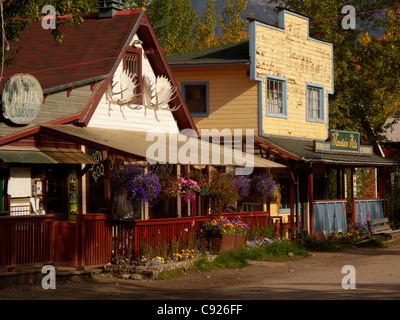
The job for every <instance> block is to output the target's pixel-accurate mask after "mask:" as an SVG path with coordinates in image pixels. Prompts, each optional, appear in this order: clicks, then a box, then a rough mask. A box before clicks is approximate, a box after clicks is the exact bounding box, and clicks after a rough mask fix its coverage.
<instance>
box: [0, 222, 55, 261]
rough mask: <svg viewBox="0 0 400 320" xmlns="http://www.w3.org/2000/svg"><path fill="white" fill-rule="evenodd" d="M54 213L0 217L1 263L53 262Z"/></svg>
mask: <svg viewBox="0 0 400 320" xmlns="http://www.w3.org/2000/svg"><path fill="white" fill-rule="evenodd" d="M53 221H54V215H47V216H26V217H1V218H0V266H2V267H6V268H9V269H12V268H15V267H16V266H25V265H35V264H37V265H41V264H51V263H53V262H54V260H53V254H52V253H53V234H54V233H53V230H54V229H53Z"/></svg>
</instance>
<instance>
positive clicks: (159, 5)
mask: <svg viewBox="0 0 400 320" xmlns="http://www.w3.org/2000/svg"><path fill="white" fill-rule="evenodd" d="M215 2H216V0H207V10H206V11H205V12H204V13H202V14H201V15H200V16H199V14H198V13H197V11H196V10H195V9H194V8H192V6H191V0H126V1H125V2H124V5H125V8H126V9H137V8H139V9H143V10H145V11H146V13H147V16H148V17H149V20H150V23H151V25H152V26H153V29H154V31H155V33H156V35H157V38H158V40H159V41H160V44H161V47H163V49H164V53H165V54H166V55H172V54H177V53H184V52H189V51H194V50H199V49H204V48H208V47H211V46H215V45H221V44H225V43H230V42H235V41H240V40H242V39H243V38H239V37H238V35H241V34H244V36H245V37H246V36H248V35H247V26H248V21H247V20H246V19H243V18H242V17H241V14H242V13H243V11H244V10H245V8H246V6H247V2H248V0H237V1H236V2H235V3H232V2H231V1H230V0H226V1H225V6H224V9H223V13H220V12H217V11H216V10H215ZM218 28H220V29H221V30H222V35H221V36H218V35H217V29H218Z"/></svg>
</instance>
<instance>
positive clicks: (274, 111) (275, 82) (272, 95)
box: [266, 76, 287, 118]
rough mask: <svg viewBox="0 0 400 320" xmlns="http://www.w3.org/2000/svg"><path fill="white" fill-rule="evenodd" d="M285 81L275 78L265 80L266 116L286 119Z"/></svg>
mask: <svg viewBox="0 0 400 320" xmlns="http://www.w3.org/2000/svg"><path fill="white" fill-rule="evenodd" d="M286 100H287V93H286V79H285V78H281V77H276V76H267V78H266V102H267V110H266V114H267V116H271V117H281V118H287V101H286Z"/></svg>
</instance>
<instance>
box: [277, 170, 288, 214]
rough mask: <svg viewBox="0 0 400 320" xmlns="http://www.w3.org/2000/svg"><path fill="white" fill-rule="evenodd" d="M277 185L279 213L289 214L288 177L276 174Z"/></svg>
mask: <svg viewBox="0 0 400 320" xmlns="http://www.w3.org/2000/svg"><path fill="white" fill-rule="evenodd" d="M278 183H279V185H280V187H281V208H280V210H279V212H280V213H288V212H290V177H289V175H288V174H278Z"/></svg>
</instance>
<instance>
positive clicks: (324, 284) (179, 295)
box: [0, 244, 400, 301]
mask: <svg viewBox="0 0 400 320" xmlns="http://www.w3.org/2000/svg"><path fill="white" fill-rule="evenodd" d="M346 265H351V266H353V267H354V271H355V289H347V290H346V289H344V288H343V287H342V280H343V278H344V277H345V276H347V273H342V268H343V267H344V266H346ZM345 283H348V282H347V281H346V282H345ZM337 299H340V300H349V299H357V300H372V299H374V300H398V299H400V245H399V244H396V245H391V246H389V247H388V248H383V249H346V250H342V251H340V252H335V253H320V252H315V253H311V256H310V257H308V258H304V259H299V260H292V261H285V262H260V261H250V262H249V266H248V267H246V268H243V269H234V270H214V271H211V272H200V273H191V274H188V275H184V276H181V277H178V278H174V279H169V280H143V279H142V280H130V279H127V280H124V279H119V278H114V277H104V276H100V275H94V276H91V277H90V276H89V277H88V276H75V277H70V278H65V277H63V278H60V279H57V278H56V289H47V290H45V289H43V288H42V286H41V283H30V284H29V285H7V286H3V287H1V288H0V300H127V301H144V300H159V301H161V300H167V301H172V300H174V301H176V300H180V301H182V300H212V301H215V300H249V301H250V300H253V301H254V300H337Z"/></svg>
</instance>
